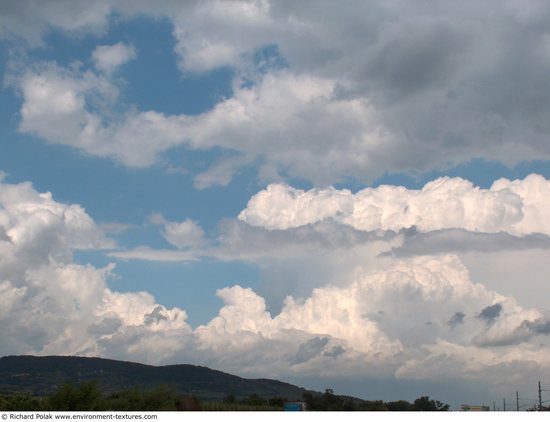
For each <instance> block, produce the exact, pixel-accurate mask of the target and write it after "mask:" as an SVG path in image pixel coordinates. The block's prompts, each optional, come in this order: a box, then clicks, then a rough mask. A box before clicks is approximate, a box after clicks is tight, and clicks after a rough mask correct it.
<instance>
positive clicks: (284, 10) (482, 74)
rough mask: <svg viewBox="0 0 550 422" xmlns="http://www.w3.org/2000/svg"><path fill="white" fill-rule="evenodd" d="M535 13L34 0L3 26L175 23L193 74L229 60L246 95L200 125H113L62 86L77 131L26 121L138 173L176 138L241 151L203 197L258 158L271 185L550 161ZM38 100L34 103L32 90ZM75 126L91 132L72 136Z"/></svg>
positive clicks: (541, 44)
mask: <svg viewBox="0 0 550 422" xmlns="http://www.w3.org/2000/svg"><path fill="white" fill-rule="evenodd" d="M536 4H537V5H536V6H532V8H533V10H536V12H535V13H533V14H531V15H529V17H526V16H527V14H526V13H524V12H519V11H518V10H519V9H521V8H523V7H524V6H523V5H522V2H515V1H512V2H506V3H502V4H500V3H499V4H475V5H474V4H468V6H464V5H461V6H457V5H451V4H448V5H442V4H440V5H438V6H437V7H430V8H428V7H425V6H424V5H418V4H414V5H411V4H409V3H408V2H404V1H398V2H391V3H387V2H379V1H372V2H355V1H349V2H345V4H338V5H330V4H328V3H326V4H322V5H315V6H314V7H312V5H307V4H306V5H298V4H295V3H285V2H282V3H281V2H270V1H266V0H258V1H252V2H244V1H243V2H241V1H237V2H224V1H216V0H212V1H209V2H185V3H180V4H177V3H171V2H162V3H161V4H159V5H156V6H155V7H154V8H153V7H151V5H149V4H147V3H146V2H116V3H111V2H107V1H106V2H94V4H92V5H90V4H88V3H86V4H84V3H82V2H71V4H70V7H69V6H68V4H66V2H64V1H53V2H49V3H48V5H47V7H40V8H38V7H35V5H34V2H32V1H24V2H8V6H6V7H5V9H6V13H5V14H3V17H4V19H3V20H2V21H0V22H1V24H2V25H3V26H2V28H3V33H4V34H7V33H14V34H15V33H16V34H19V35H22V36H27V37H28V38H29V39H32V38H34V39H37V38H40V37H41V36H42V34H43V33H44V32H45V31H46V30H47V29H48V28H58V29H61V30H63V31H69V32H71V31H81V30H86V31H90V30H92V31H94V30H95V31H97V30H101V28H105V27H106V25H108V22H109V18H110V17H111V16H112V15H113V14H117V16H122V17H123V18H124V19H132V18H133V17H134V16H138V15H139V16H142V17H143V16H149V17H164V18H167V19H169V21H170V22H172V24H173V36H174V39H175V51H176V54H177V55H178V57H179V65H180V67H181V69H182V70H183V71H184V72H195V73H205V72H208V71H211V70H213V69H217V68H221V67H227V66H230V67H232V68H234V69H236V70H237V73H238V77H237V79H236V81H235V87H234V93H233V94H234V95H233V96H232V97H231V98H226V99H221V100H220V102H219V103H218V104H217V106H216V107H214V108H213V109H212V110H210V111H208V112H205V113H204V114H203V115H202V116H200V117H198V118H196V119H195V118H194V119H188V117H189V116H182V115H180V116H166V115H164V114H162V113H161V112H159V111H155V110H149V111H144V112H141V113H138V112H134V113H131V112H128V113H127V114H123V115H122V116H120V115H118V116H117V118H116V119H114V120H116V122H117V123H116V124H115V123H113V122H106V121H105V119H104V116H102V115H98V114H97V113H93V112H92V111H91V108H90V106H89V105H88V103H87V102H85V104H82V103H81V102H82V100H83V96H82V90H83V89H84V88H80V91H79V90H78V89H77V90H76V91H74V90H73V94H75V95H76V98H72V99H71V98H68V97H70V95H71V94H70V93H67V89H65V87H64V86H63V87H57V88H61V91H60V92H65V93H66V94H68V97H67V98H66V100H67V101H66V102H65V103H66V106H67V109H65V111H63V113H69V112H70V111H72V113H73V114H72V116H68V115H67V119H63V122H64V123H65V124H64V125H61V126H60V128H59V129H58V130H57V131H54V125H51V124H50V125H49V127H47V126H48V125H47V120H48V117H54V118H55V117H57V118H59V117H60V114H59V113H60V112H61V111H60V110H59V109H54V111H55V112H56V113H58V114H57V115H56V116H49V115H48V116H46V115H43V121H42V123H39V122H37V121H36V120H35V121H34V122H32V121H30V120H29V117H30V116H29V115H28V114H27V115H25V114H24V113H22V117H23V121H22V125H21V127H22V130H25V131H29V132H33V133H36V134H38V135H39V136H41V137H42V138H44V139H46V140H47V141H48V142H55V143H64V144H67V145H72V146H74V147H76V148H80V149H82V150H83V151H85V152H87V153H90V154H94V155H98V156H101V157H115V158H116V159H118V160H119V161H121V162H122V163H124V164H126V165H129V166H134V167H144V166H149V165H153V164H154V163H156V162H157V160H158V158H159V155H160V154H163V153H165V152H166V151H168V150H169V149H170V148H171V147H173V146H174V145H185V146H186V147H187V148H192V149H208V150H209V149H212V150H215V148H222V149H227V150H229V151H231V152H236V153H237V154H236V155H237V158H235V157H232V158H222V159H221V160H220V162H219V163H218V164H217V165H215V166H214V167H213V168H211V169H207V170H206V171H203V170H201V171H199V174H198V175H196V176H197V179H196V186H197V187H199V188H204V187H208V186H211V185H213V184H221V185H225V184H227V183H229V181H230V180H231V179H232V177H233V175H234V174H235V173H236V172H237V171H238V169H240V168H242V167H243V166H246V165H250V164H251V163H255V164H258V163H261V165H260V168H259V175H260V177H262V178H267V179H280V178H282V177H288V176H291V177H299V178H303V179H307V180H310V181H312V182H313V183H314V184H317V185H326V184H331V183H335V182H338V181H342V180H345V179H346V178H349V177H351V178H355V179H357V180H360V181H362V182H371V181H372V180H374V179H376V178H378V177H380V176H381V175H383V174H384V173H387V172H410V173H415V174H418V173H422V172H425V171H428V170H432V169H443V168H447V167H449V166H453V165H457V164H459V163H464V162H468V161H470V160H471V159H472V158H483V159H487V160H497V161H500V162H503V163H504V164H506V165H510V166H512V165H514V164H517V163H519V162H521V161H524V160H532V159H545V157H546V158H549V157H550V150H549V149H548V146H547V142H546V135H545V134H546V133H548V131H549V130H550V127H549V126H548V122H549V121H550V119H549V115H550V109H549V108H548V104H550V101H549V98H548V96H547V95H546V94H545V93H546V91H547V90H545V89H544V87H545V84H546V82H545V81H546V74H547V69H548V63H549V61H548V54H547V53H548V51H547V50H548V48H547V45H548V34H547V33H546V31H545V30H544V28H545V25H544V24H543V23H544V22H547V21H548V20H549V19H550V9H549V8H548V6H547V5H543V4H542V3H541V4H539V3H536ZM520 5H522V6H520ZM42 9H43V10H42ZM65 9H67V10H65ZM37 10H40V12H35V11H37ZM79 10H82V11H83V12H82V13H79V14H78V17H76V16H75V13H76V12H77V11H79ZM33 28H34V29H33ZM128 47H129V46H125V45H122V44H117V45H115V46H104V48H107V50H96V56H97V57H96V58H97V60H98V61H97V63H98V66H99V67H100V68H102V69H104V70H106V69H107V68H109V69H114V67H116V66H117V65H119V64H121V63H122V62H124V61H125V60H127V59H129V58H130V57H131V55H132V52H131V49H129V48H128ZM268 48H271V49H272V50H273V51H275V53H273V57H268V59H267V61H270V60H272V61H276V62H284V63H286V70H281V69H280V67H281V66H269V65H268V66H265V63H264V62H265V61H266V60H263V61H262V60H260V62H262V63H258V60H257V57H258V55H261V53H262V52H265V50H266V49H268ZM115 49H116V50H120V51H119V52H118V53H116V54H115ZM107 52H109V53H107ZM100 56H101V57H103V58H102V59H101V60H100V59H99V57H100ZM241 78H244V79H245V80H247V81H248V82H249V84H247V85H246V87H243V86H242V85H241V83H240V82H241V81H242V79H241ZM251 81H252V82H251ZM28 82H30V81H28ZM53 82H55V81H53ZM96 82H97V81H96ZM250 83H251V85H252V86H250ZM27 88H29V87H28V86H27ZM84 90H85V89H84ZM23 91H25V92H26V93H25V94H24V97H25V102H26V104H27V106H28V107H27V108H32V98H31V97H30V96H28V95H27V94H30V93H31V92H30V91H29V89H23ZM78 92H80V94H78ZM54 98H55V96H54ZM510 98H513V99H514V101H510ZM57 103H58V102H57V101H56V102H54V104H57ZM35 105H37V106H39V104H35ZM38 108H39V107H38ZM188 120H190V122H188ZM52 121H55V119H54V120H52ZM69 121H73V122H75V123H74V124H73V126H74V127H77V128H84V129H83V130H82V131H80V130H79V131H76V132H75V131H74V128H73V131H70V132H66V130H69V129H70V127H68V126H70V125H68V122H69ZM52 132H55V133H52ZM62 132H64V133H62ZM144 139H148V142H145V141H144ZM321 168H322V169H323V171H320V170H319V169H321Z"/></svg>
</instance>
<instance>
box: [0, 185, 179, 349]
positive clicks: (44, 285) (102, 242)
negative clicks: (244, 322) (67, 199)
mask: <svg viewBox="0 0 550 422" xmlns="http://www.w3.org/2000/svg"><path fill="white" fill-rule="evenodd" d="M113 247H115V244H114V242H113V241H112V240H110V239H109V238H107V237H105V235H104V234H103V233H102V232H101V230H100V229H99V227H98V226H97V225H96V224H95V223H94V221H93V220H92V219H91V218H90V216H88V215H87V214H86V212H85V211H84V210H83V209H82V208H81V207H80V206H78V205H65V204H62V203H59V202H57V201H55V200H54V199H53V198H52V195H51V194H50V193H38V192H36V191H35V190H34V189H33V187H32V186H31V185H30V184H29V183H22V184H17V185H11V184H7V183H0V291H1V292H2V294H1V299H0V302H2V311H1V312H0V332H1V334H2V338H3V339H4V341H3V342H2V344H1V345H0V353H1V354H12V353H34V354H79V353H84V354H90V353H92V352H91V351H92V350H95V347H96V342H97V341H99V340H101V339H104V338H110V337H112V336H113V335H115V334H116V333H117V332H118V331H119V330H122V331H124V330H129V329H139V328H140V327H141V329H142V330H143V332H145V333H146V332H157V331H166V330H170V329H177V330H179V331H182V330H183V331H185V330H186V329H188V326H187V324H186V323H185V319H186V315H185V312H183V311H181V310H179V309H177V308H173V309H166V308H164V307H162V306H160V305H158V304H156V303H155V301H154V298H153V297H152V296H151V295H150V294H148V293H144V292H142V293H125V294H121V293H116V292H112V291H111V290H110V289H109V288H108V287H107V278H108V277H109V276H110V274H111V273H112V272H113V270H114V265H113V264H110V265H108V266H106V267H105V268H95V267H93V266H91V265H80V264H76V263H74V261H73V252H74V251H75V250H78V249H98V248H113Z"/></svg>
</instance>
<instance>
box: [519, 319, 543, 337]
mask: <svg viewBox="0 0 550 422" xmlns="http://www.w3.org/2000/svg"><path fill="white" fill-rule="evenodd" d="M521 327H525V328H528V329H529V330H531V331H532V332H533V333H535V334H543V335H548V334H550V319H537V320H535V321H527V320H526V321H523V322H522V324H521Z"/></svg>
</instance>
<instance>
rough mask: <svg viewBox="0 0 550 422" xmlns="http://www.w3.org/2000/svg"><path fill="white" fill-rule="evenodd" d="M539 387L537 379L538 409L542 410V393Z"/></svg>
mask: <svg viewBox="0 0 550 422" xmlns="http://www.w3.org/2000/svg"><path fill="white" fill-rule="evenodd" d="M541 391H542V390H541V388H540V381H539V410H542V393H541Z"/></svg>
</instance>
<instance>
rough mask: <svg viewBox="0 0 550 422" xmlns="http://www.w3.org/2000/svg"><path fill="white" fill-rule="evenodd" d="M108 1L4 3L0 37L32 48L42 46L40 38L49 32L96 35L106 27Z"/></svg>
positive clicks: (0, 20) (36, 0)
mask: <svg viewBox="0 0 550 422" xmlns="http://www.w3.org/2000/svg"><path fill="white" fill-rule="evenodd" d="M109 3H110V2H109V1H104V0H99V1H94V2H88V1H85V0H76V1H72V0H57V1H51V2H47V3H44V2H42V1H39V0H25V1H19V0H6V1H4V2H2V13H1V14H0V37H22V38H24V39H25V40H26V41H27V42H29V43H31V44H32V45H39V44H41V43H42V36H43V35H44V34H45V33H46V32H47V31H48V30H51V29H61V30H63V31H67V32H69V33H73V34H77V35H78V34H82V33H90V32H91V33H95V34H100V33H102V32H103V31H105V30H106V29H107V27H108V17H109V15H110V13H111V11H112V8H111V5H110V4H109Z"/></svg>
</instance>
